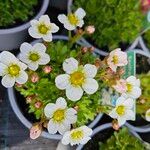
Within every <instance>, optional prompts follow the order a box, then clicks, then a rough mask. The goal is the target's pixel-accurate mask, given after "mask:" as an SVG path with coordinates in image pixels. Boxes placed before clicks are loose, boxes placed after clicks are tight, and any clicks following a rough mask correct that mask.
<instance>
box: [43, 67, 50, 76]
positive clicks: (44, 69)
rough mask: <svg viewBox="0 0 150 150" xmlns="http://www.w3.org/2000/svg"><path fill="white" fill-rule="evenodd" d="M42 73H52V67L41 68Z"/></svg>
mask: <svg viewBox="0 0 150 150" xmlns="http://www.w3.org/2000/svg"><path fill="white" fill-rule="evenodd" d="M43 71H44V72H45V73H46V74H48V73H50V72H51V71H52V67H51V66H44V67H43Z"/></svg>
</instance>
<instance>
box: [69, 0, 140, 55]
mask: <svg viewBox="0 0 150 150" xmlns="http://www.w3.org/2000/svg"><path fill="white" fill-rule="evenodd" d="M72 5H73V0H68V4H67V10H68V13H70V12H71V7H72ZM138 39H139V37H137V38H136V39H135V41H134V42H133V43H132V44H131V45H130V46H129V47H128V48H127V49H126V50H132V49H135V47H136V46H137V45H138ZM80 40H81V42H83V43H84V44H86V45H87V46H89V47H95V46H94V45H92V44H91V43H90V42H89V41H88V40H86V39H85V38H81V39H80ZM95 51H96V52H97V53H98V54H100V55H101V56H107V55H108V54H109V52H106V51H104V50H102V49H99V48H98V47H95Z"/></svg>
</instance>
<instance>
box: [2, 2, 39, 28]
mask: <svg viewBox="0 0 150 150" xmlns="http://www.w3.org/2000/svg"><path fill="white" fill-rule="evenodd" d="M37 3H38V0H2V1H0V16H1V17H0V28H5V27H7V26H11V25H14V24H15V23H17V22H25V21H27V20H28V18H29V17H30V16H32V15H33V14H34V8H33V7H34V6H36V5H37Z"/></svg>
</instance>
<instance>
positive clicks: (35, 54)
mask: <svg viewBox="0 0 150 150" xmlns="http://www.w3.org/2000/svg"><path fill="white" fill-rule="evenodd" d="M29 59H30V60H32V61H38V60H39V59H40V56H39V55H38V54H37V53H31V54H30V55H29Z"/></svg>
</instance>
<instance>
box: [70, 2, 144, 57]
mask: <svg viewBox="0 0 150 150" xmlns="http://www.w3.org/2000/svg"><path fill="white" fill-rule="evenodd" d="M79 6H80V7H83V8H84V9H85V10H86V13H87V17H86V23H87V24H92V25H94V26H95V28H96V32H95V33H94V34H93V36H91V37H90V38H89V37H87V38H86V39H87V40H86V39H82V41H84V42H86V43H87V44H89V45H94V47H98V48H100V49H101V50H103V51H105V52H108V51H111V50H112V49H114V48H116V47H121V48H122V49H123V50H126V49H127V48H128V49H133V48H134V47H135V46H136V45H137V43H138V40H136V41H135V39H136V38H137V37H138V36H139V35H140V33H141V30H142V29H143V21H142V20H143V18H144V15H143V13H141V3H140V0H138V1H137V0H133V1H132V2H130V3H127V1H126V0H121V1H120V0H109V1H108V0H103V1H99V0H89V1H86V0H78V1H74V2H73V4H72V0H70V1H69V2H68V10H69V11H71V10H74V8H76V7H79ZM134 41H135V42H134ZM133 42H134V44H132V43H133ZM129 45H131V46H129ZM102 54H104V55H106V54H107V53H104V52H103V53H102Z"/></svg>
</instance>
